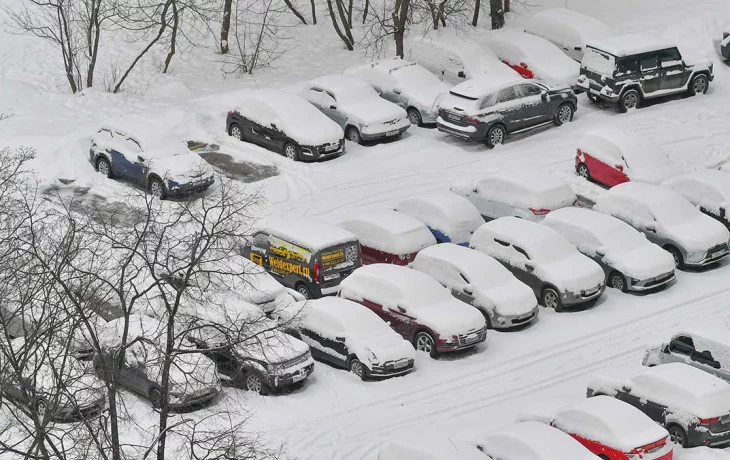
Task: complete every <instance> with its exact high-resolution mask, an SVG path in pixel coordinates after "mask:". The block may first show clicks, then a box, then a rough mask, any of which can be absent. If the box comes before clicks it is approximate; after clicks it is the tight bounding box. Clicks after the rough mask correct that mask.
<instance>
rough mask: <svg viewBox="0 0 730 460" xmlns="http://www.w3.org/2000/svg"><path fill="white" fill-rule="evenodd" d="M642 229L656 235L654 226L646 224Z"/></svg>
mask: <svg viewBox="0 0 730 460" xmlns="http://www.w3.org/2000/svg"><path fill="white" fill-rule="evenodd" d="M644 229H645V230H646V231H647V232H652V233H656V226H655V225H654V224H646V225H645V226H644Z"/></svg>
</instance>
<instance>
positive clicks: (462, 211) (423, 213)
mask: <svg viewBox="0 0 730 460" xmlns="http://www.w3.org/2000/svg"><path fill="white" fill-rule="evenodd" d="M396 211H398V212H400V213H402V214H406V215H408V216H410V217H412V218H414V219H416V220H418V221H420V222H421V223H423V224H424V225H425V226H426V227H428V229H429V230H430V231H431V233H432V234H433V236H434V238H436V241H437V242H438V243H454V244H458V245H460V246H466V247H469V240H470V239H471V235H472V234H473V233H474V232H475V231H476V230H477V229H478V228H479V227H480V226H481V225H482V224H484V219H483V218H482V216H481V214H480V213H479V211H478V210H477V208H476V207H475V206H474V205H473V204H472V203H471V201H469V200H467V199H466V198H464V197H463V196H460V195H457V194H456V193H453V192H449V191H443V192H434V193H428V194H425V195H420V196H415V197H411V198H407V199H405V200H403V201H401V202H400V203H398V206H396Z"/></svg>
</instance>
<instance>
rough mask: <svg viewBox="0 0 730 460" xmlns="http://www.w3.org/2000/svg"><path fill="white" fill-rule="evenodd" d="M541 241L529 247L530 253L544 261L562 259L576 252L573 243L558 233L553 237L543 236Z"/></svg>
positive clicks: (534, 257)
mask: <svg viewBox="0 0 730 460" xmlns="http://www.w3.org/2000/svg"><path fill="white" fill-rule="evenodd" d="M539 243H540V244H537V245H534V246H532V247H530V248H529V255H530V258H532V259H534V260H539V261H541V262H544V263H549V262H556V261H558V260H562V259H564V258H566V257H568V256H569V255H571V254H573V253H574V252H575V248H574V247H573V245H572V244H570V243H569V242H568V240H566V239H565V238H563V237H562V236H560V235H558V234H557V233H556V234H555V235H554V236H553V237H551V238H541V239H540V240H539Z"/></svg>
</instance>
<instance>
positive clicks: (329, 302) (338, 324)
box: [298, 297, 415, 380]
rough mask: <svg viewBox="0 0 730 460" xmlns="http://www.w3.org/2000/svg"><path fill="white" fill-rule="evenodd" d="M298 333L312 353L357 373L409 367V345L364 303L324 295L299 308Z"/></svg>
mask: <svg viewBox="0 0 730 460" xmlns="http://www.w3.org/2000/svg"><path fill="white" fill-rule="evenodd" d="M298 334H299V336H300V337H301V339H302V340H303V341H304V342H306V343H307V344H308V345H309V346H310V348H311V350H312V356H313V357H314V358H315V359H316V360H318V361H321V362H324V363H327V364H330V365H332V366H335V367H339V368H342V369H348V370H349V371H350V372H352V373H353V374H355V375H356V376H358V377H360V378H361V379H362V380H367V379H370V378H383V377H393V376H396V375H402V374H406V373H408V372H411V371H412V370H413V363H414V361H415V350H414V349H413V345H411V343H410V342H408V341H407V340H404V339H403V337H401V336H400V335H398V333H396V332H395V331H393V329H391V328H390V327H389V326H388V324H386V322H385V321H383V320H382V319H381V318H380V317H378V315H376V314H375V313H374V312H373V311H372V310H370V309H368V308H367V307H365V306H363V305H360V304H359V303H355V302H352V301H350V300H346V299H341V298H337V297H324V298H321V299H315V300H309V301H307V302H306V303H305V304H304V306H303V307H302V309H301V320H300V321H299V327H298Z"/></svg>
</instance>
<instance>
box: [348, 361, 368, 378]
mask: <svg viewBox="0 0 730 460" xmlns="http://www.w3.org/2000/svg"><path fill="white" fill-rule="evenodd" d="M350 372H351V373H353V374H355V376H357V377H359V378H360V380H362V381H365V380H366V379H367V377H368V370H367V368H366V367H365V365H364V364H363V363H362V362H361V361H360V360H359V359H353V360H352V361H350Z"/></svg>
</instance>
